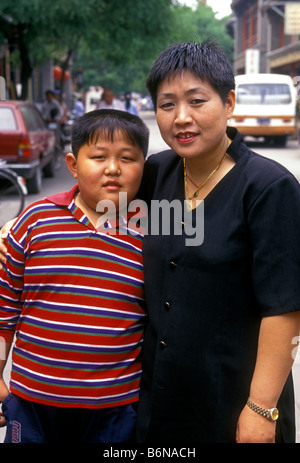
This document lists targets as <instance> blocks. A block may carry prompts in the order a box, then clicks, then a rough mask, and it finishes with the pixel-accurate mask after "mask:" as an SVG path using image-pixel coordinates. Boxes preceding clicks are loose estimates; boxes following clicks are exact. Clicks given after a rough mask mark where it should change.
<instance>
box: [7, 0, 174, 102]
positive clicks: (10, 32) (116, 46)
mask: <svg viewBox="0 0 300 463" xmlns="http://www.w3.org/2000/svg"><path fill="white" fill-rule="evenodd" d="M170 3H171V0H152V1H151V2H146V3H145V2H144V0H122V1H119V0H84V1H82V0H68V1H67V2H65V1H62V0H18V1H15V2H12V1H11V0H1V4H0V25H1V31H2V34H3V36H4V37H5V40H6V43H7V44H8V46H9V49H10V52H11V53H17V54H18V58H19V60H20V68H21V83H22V98H23V99H25V98H26V97H27V92H28V89H27V82H28V78H29V77H30V76H31V73H32V70H33V68H34V66H36V65H37V64H39V63H42V62H43V61H44V62H45V61H47V60H48V59H49V58H50V57H51V58H54V59H55V60H56V61H57V62H59V63H60V65H61V67H62V69H63V73H64V72H65V71H66V70H67V69H68V67H69V65H70V61H71V58H72V56H73V54H74V51H75V50H76V49H77V47H78V46H79V44H80V43H81V42H82V41H85V43H86V46H87V47H90V48H91V51H92V52H94V53H97V54H99V53H100V54H101V55H103V57H104V58H105V59H106V60H107V61H109V62H111V63H114V64H117V65H120V64H122V63H124V61H125V60H126V59H129V58H130V59H132V57H133V56H135V55H134V53H135V51H136V50H138V49H139V50H141V49H142V48H143V50H146V52H147V50H148V49H149V48H151V47H152V46H153V44H155V43H156V42H157V38H155V34H156V33H157V34H162V33H163V18H164V19H165V18H166V15H167V13H168V10H169V6H170ZM159 12H162V13H163V16H160V14H159ZM144 37H148V39H149V40H148V41H146V42H145V41H144V40H143V38H144ZM61 84H63V75H62V81H61Z"/></svg>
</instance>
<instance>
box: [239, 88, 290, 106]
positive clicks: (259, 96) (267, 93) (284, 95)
mask: <svg viewBox="0 0 300 463" xmlns="http://www.w3.org/2000/svg"><path fill="white" fill-rule="evenodd" d="M291 101H292V97H291V91H290V87H289V86H288V85H287V84H279V83H278V84H240V85H239V86H238V89H237V103H240V104H289V103H291Z"/></svg>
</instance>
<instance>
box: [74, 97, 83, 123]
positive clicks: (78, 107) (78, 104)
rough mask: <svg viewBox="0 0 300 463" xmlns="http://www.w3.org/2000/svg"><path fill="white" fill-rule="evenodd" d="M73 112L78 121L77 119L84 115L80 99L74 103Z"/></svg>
mask: <svg viewBox="0 0 300 463" xmlns="http://www.w3.org/2000/svg"><path fill="white" fill-rule="evenodd" d="M74 110H75V118H76V119H78V118H79V117H81V116H82V115H83V114H84V112H85V107H84V104H83V101H82V98H78V100H76V101H75V104H74Z"/></svg>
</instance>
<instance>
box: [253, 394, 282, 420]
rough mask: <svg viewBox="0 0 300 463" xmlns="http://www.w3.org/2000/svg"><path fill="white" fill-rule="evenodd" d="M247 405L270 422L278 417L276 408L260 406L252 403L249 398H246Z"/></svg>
mask: <svg viewBox="0 0 300 463" xmlns="http://www.w3.org/2000/svg"><path fill="white" fill-rule="evenodd" d="M247 405H248V407H250V408H251V410H254V411H255V412H256V413H258V414H259V415H261V416H264V417H265V418H267V419H268V420H269V421H271V422H272V423H274V421H276V420H278V418H279V411H278V408H262V407H259V406H258V405H256V404H254V403H253V402H252V401H251V400H250V399H248V400H247Z"/></svg>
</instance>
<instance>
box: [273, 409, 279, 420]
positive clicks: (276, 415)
mask: <svg viewBox="0 0 300 463" xmlns="http://www.w3.org/2000/svg"><path fill="white" fill-rule="evenodd" d="M278 417H279V412H278V410H277V408H273V409H272V410H271V418H272V420H273V421H276V420H277V419H278Z"/></svg>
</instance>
